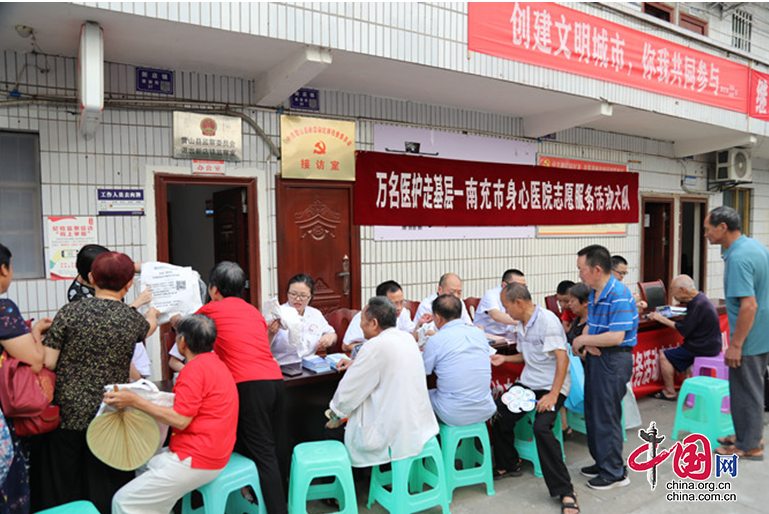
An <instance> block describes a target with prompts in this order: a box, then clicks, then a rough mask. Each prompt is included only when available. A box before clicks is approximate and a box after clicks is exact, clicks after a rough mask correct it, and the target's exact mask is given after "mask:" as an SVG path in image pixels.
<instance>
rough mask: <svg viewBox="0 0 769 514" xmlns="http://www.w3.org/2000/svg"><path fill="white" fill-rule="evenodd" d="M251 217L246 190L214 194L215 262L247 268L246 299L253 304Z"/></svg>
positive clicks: (241, 188) (231, 190) (240, 188)
mask: <svg viewBox="0 0 769 514" xmlns="http://www.w3.org/2000/svg"><path fill="white" fill-rule="evenodd" d="M247 213H248V207H247V203H246V189H245V188H243V187H234V188H232V189H227V190H225V191H219V192H218V193H214V260H215V262H222V261H230V262H237V263H238V264H239V265H240V267H241V268H243V271H245V272H246V288H245V289H244V290H243V299H244V300H245V301H247V302H250V301H251V283H250V278H251V277H249V276H248V270H249V266H248V243H249V241H248V240H249V237H248V234H249V231H248V217H247Z"/></svg>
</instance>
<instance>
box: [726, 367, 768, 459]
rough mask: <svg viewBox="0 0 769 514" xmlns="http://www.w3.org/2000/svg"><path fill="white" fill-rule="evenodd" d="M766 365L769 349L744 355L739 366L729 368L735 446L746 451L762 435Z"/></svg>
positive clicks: (753, 446) (756, 444) (755, 446)
mask: <svg viewBox="0 0 769 514" xmlns="http://www.w3.org/2000/svg"><path fill="white" fill-rule="evenodd" d="M767 365H769V352H767V353H762V354H759V355H743V356H742V360H741V362H740V367H739V368H729V396H730V397H731V402H732V421H733V422H734V433H735V435H736V437H737V440H736V441H735V446H736V447H737V448H738V449H740V450H742V451H744V452H749V451H751V450H755V449H756V448H758V447H759V445H760V444H761V439H762V438H763V437H764V412H763V409H762V408H761V407H762V404H763V403H764V394H765V393H764V384H763V381H764V373H766V367H767Z"/></svg>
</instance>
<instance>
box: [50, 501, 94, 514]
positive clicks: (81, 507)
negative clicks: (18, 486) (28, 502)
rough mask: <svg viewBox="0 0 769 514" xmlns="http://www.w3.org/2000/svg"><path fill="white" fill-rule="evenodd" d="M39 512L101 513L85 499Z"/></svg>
mask: <svg viewBox="0 0 769 514" xmlns="http://www.w3.org/2000/svg"><path fill="white" fill-rule="evenodd" d="M37 512H38V514H99V511H98V510H97V509H96V507H95V506H94V504H93V503H91V502H88V501H85V500H83V501H77V502H71V503H65V504H64V505H59V506H57V507H51V508H50V509H45V510H39V511H37Z"/></svg>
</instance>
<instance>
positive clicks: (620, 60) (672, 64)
mask: <svg viewBox="0 0 769 514" xmlns="http://www.w3.org/2000/svg"><path fill="white" fill-rule="evenodd" d="M468 12H469V16H468V49H469V50H471V51H473V52H479V53H483V54H487V55H492V56H496V57H502V58H504V59H510V60H512V61H518V62H525V63H528V64H534V65H537V66H543V67H545V68H551V69H555V70H559V71H565V72H568V73H574V74H577V75H582V76H585V77H590V78H594V79H598V80H601V81H608V82H614V83H616V84H621V85H624V86H630V87H634V88H637V89H643V90H646V91H650V92H652V93H659V94H662V95H667V96H672V97H675V98H682V99H684V100H690V101H692V102H698V103H701V104H706V105H712V106H715V107H721V108H723V109H729V110H732V111H738V112H744V113H747V112H748V96H749V95H748V88H749V78H750V77H749V69H748V68H747V67H746V66H744V65H742V64H738V63H735V62H732V61H729V60H728V59H723V58H720V57H716V56H713V55H710V54H707V53H705V52H700V51H698V50H694V49H692V48H688V47H686V46H683V45H679V44H676V43H672V42H671V41H668V40H665V39H662V38H658V37H655V36H651V35H649V34H646V33H644V32H641V31H638V30H634V29H631V28H628V27H625V26H623V25H619V24H617V23H613V22H610V21H607V20H604V19H602V18H597V17H595V16H590V15H589V14H585V13H583V12H580V11H576V10H574V9H570V8H568V7H564V6H562V5H558V4H555V3H552V2H542V3H538V2H515V3H510V2H502V3H481V2H470V4H469V11H468Z"/></svg>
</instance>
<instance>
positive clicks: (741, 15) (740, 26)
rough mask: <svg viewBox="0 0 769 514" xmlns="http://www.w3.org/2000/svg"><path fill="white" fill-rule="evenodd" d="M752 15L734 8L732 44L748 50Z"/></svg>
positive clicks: (751, 29)
mask: <svg viewBox="0 0 769 514" xmlns="http://www.w3.org/2000/svg"><path fill="white" fill-rule="evenodd" d="M752 33H753V15H752V14H750V13H748V12H745V11H741V10H739V9H736V10H735V11H734V13H733V14H732V46H733V47H735V48H739V49H740V50H745V51H746V52H750V37H751V35H752Z"/></svg>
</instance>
